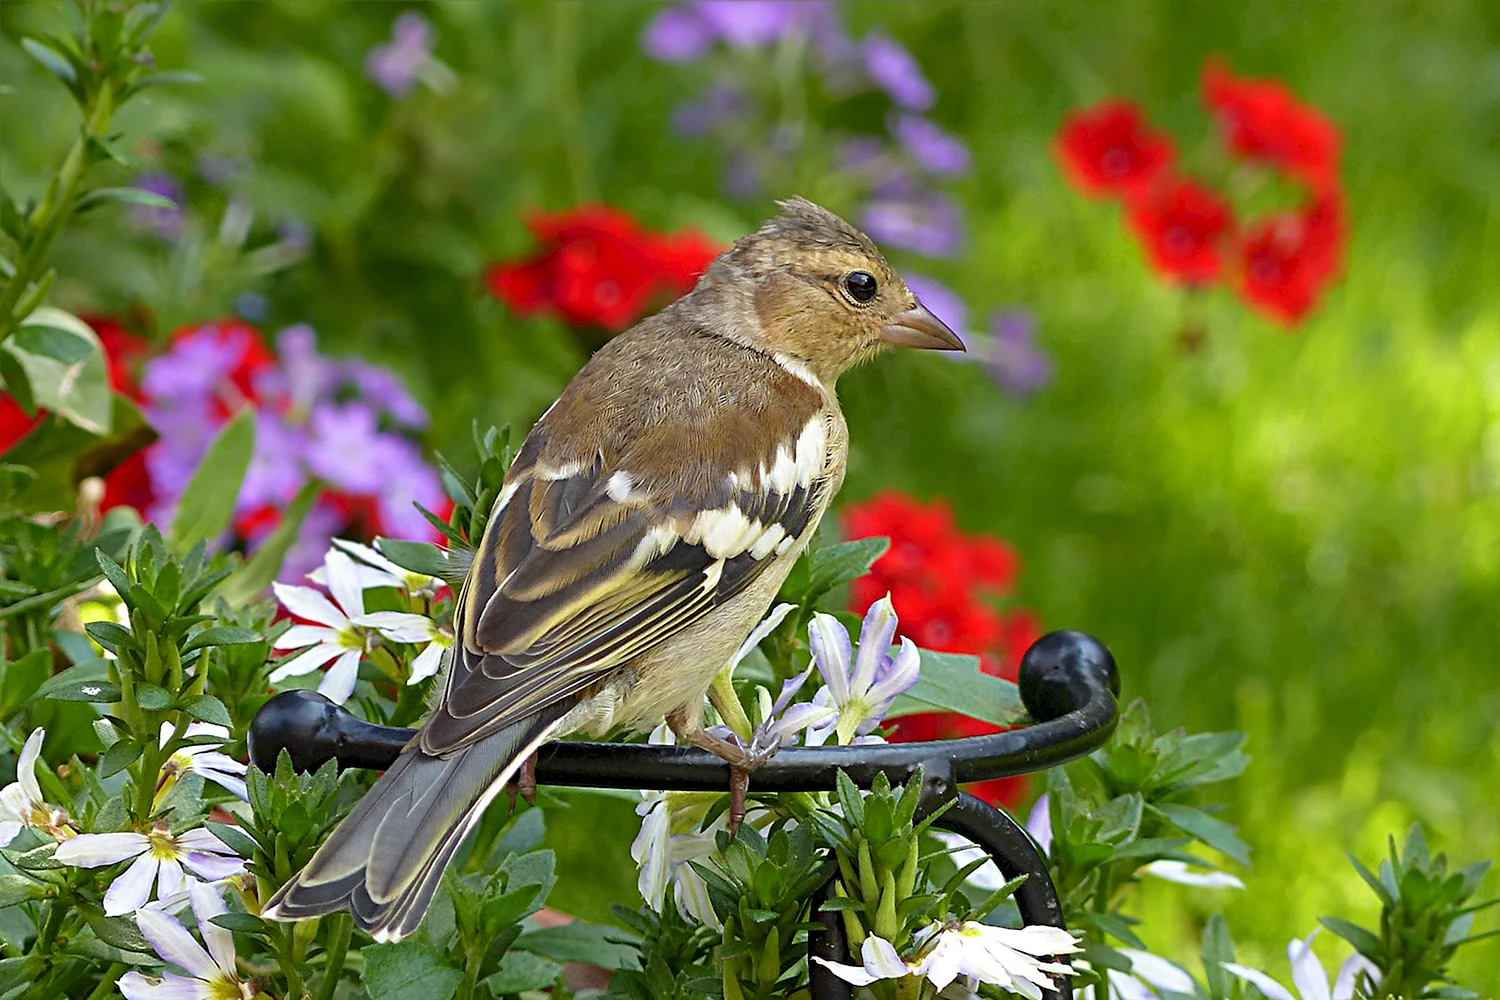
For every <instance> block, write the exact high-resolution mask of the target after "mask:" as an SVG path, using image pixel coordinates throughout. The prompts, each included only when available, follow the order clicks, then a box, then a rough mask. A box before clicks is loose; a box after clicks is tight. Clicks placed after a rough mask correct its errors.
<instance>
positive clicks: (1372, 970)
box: [1333, 952, 1380, 1000]
mask: <svg viewBox="0 0 1500 1000" xmlns="http://www.w3.org/2000/svg"><path fill="white" fill-rule="evenodd" d="M1361 972H1368V973H1369V974H1370V978H1371V979H1372V980H1378V979H1379V978H1380V969H1379V968H1377V967H1376V965H1375V963H1374V962H1372V961H1370V960H1369V959H1368V958H1366V957H1365V956H1363V955H1361V954H1360V953H1359V952H1355V953H1354V954H1352V955H1350V956H1349V957H1348V958H1346V959H1344V964H1343V965H1341V966H1339V976H1338V979H1337V980H1335V981H1334V984H1333V1000H1354V987H1355V986H1356V985H1357V984H1358V982H1359V974H1360V973H1361Z"/></svg>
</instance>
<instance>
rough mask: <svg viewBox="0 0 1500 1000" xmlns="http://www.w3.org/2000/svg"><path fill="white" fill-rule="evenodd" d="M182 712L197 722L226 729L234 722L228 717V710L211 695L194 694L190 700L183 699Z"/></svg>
mask: <svg viewBox="0 0 1500 1000" xmlns="http://www.w3.org/2000/svg"><path fill="white" fill-rule="evenodd" d="M182 710H183V711H184V712H186V713H187V714H188V715H191V716H192V717H193V718H195V719H197V720H198V721H199V722H207V723H210V724H212V725H215V726H223V727H225V728H226V729H227V728H229V727H231V726H233V725H234V720H233V719H231V718H230V717H229V709H227V708H225V707H224V703H223V702H222V701H220V700H219V699H217V698H215V697H214V696H213V695H211V694H195V695H193V696H192V697H191V698H185V699H183V701H182Z"/></svg>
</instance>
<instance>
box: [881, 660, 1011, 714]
mask: <svg viewBox="0 0 1500 1000" xmlns="http://www.w3.org/2000/svg"><path fill="white" fill-rule="evenodd" d="M916 712H957V713H958V714H959V715H967V716H969V717H970V718H971V719H979V720H980V721H981V722H988V723H990V724H991V725H995V726H1014V725H1016V724H1017V723H1019V722H1024V721H1025V719H1026V709H1025V708H1023V707H1022V705H1021V696H1020V693H1019V692H1017V690H1016V686H1015V685H1014V684H1012V683H1011V682H1010V681H1007V680H1002V679H1000V678H999V677H991V676H990V675H989V674H986V673H983V672H981V671H980V669H979V658H978V657H977V656H963V655H959V654H957V653H934V652H932V651H931V650H928V649H924V650H922V674H921V676H920V677H919V678H918V679H917V683H916V684H913V685H912V686H911V687H910V688H909V689H908V690H907V692H906V693H905V694H903V695H901V696H899V697H898V698H897V699H896V700H895V702H894V703H893V704H892V705H891V710H890V711H889V712H887V713H886V718H887V719H895V718H899V717H900V716H903V715H912V714H914V713H916Z"/></svg>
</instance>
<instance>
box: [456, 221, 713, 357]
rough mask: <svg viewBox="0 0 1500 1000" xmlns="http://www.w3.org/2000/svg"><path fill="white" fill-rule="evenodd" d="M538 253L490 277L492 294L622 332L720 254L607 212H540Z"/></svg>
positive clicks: (533, 224) (704, 243)
mask: <svg viewBox="0 0 1500 1000" xmlns="http://www.w3.org/2000/svg"><path fill="white" fill-rule="evenodd" d="M526 225H527V228H529V229H530V230H531V232H532V234H533V235H535V236H536V238H537V239H538V240H539V241H540V242H541V243H542V250H541V252H540V253H538V254H536V255H534V256H532V257H529V258H527V259H526V260H522V261H519V262H516V263H509V264H496V265H494V266H493V267H491V268H489V270H488V271H486V272H485V283H486V284H487V285H488V287H489V290H490V292H491V293H492V294H493V295H494V296H495V297H496V298H498V299H500V300H501V301H502V302H504V303H505V304H506V305H508V306H510V307H511V308H512V309H514V310H515V311H516V312H518V313H520V314H522V315H523V316H529V315H533V314H536V313H556V314H558V315H561V316H562V317H563V318H564V319H566V320H567V321H568V322H570V323H575V324H578V325H582V326H602V327H605V328H606V329H609V330H623V329H624V328H625V327H627V326H629V325H630V324H631V323H633V322H635V321H636V320H637V319H639V318H640V317H641V315H642V314H644V313H645V311H646V310H647V308H648V307H650V306H651V305H652V304H653V303H654V302H656V301H659V300H660V299H663V298H671V297H676V296H678V295H682V294H683V293H685V292H687V291H688V290H689V289H690V288H692V287H693V283H694V282H696V281H697V280H698V276H699V275H700V274H702V273H703V271H704V269H705V268H707V267H708V264H709V262H710V261H711V260H713V258H714V257H715V256H717V255H718V253H719V248H718V247H716V246H714V245H713V244H711V243H710V242H709V241H708V240H706V239H705V238H703V237H702V236H700V235H698V234H697V233H693V232H683V233H678V234H675V235H662V234H658V233H652V232H649V231H647V230H645V229H643V228H642V227H641V226H640V224H639V223H637V222H636V221H635V220H634V219H633V218H631V217H630V216H629V215H627V214H626V213H624V212H622V211H620V210H619V209H616V208H611V207H610V206H607V205H586V206H584V207H582V208H578V209H574V210H572V211H568V212H557V213H547V212H536V213H534V214H533V215H532V216H531V217H530V218H529V219H527V220H526Z"/></svg>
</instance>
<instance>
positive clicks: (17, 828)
mask: <svg viewBox="0 0 1500 1000" xmlns="http://www.w3.org/2000/svg"><path fill="white" fill-rule="evenodd" d="M20 833H21V823H20V821H19V820H13V819H7V820H0V847H9V846H10V842H11V841H12V840H15V839H16V837H17V836H19V835H20Z"/></svg>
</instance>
